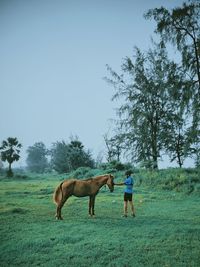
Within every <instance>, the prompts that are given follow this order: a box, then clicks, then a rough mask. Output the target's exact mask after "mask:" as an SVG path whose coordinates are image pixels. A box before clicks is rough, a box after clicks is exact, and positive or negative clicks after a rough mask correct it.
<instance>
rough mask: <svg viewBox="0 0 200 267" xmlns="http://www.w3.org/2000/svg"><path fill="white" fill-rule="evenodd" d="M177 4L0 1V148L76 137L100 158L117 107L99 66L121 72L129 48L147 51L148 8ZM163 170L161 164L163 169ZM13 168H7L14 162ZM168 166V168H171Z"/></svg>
mask: <svg viewBox="0 0 200 267" xmlns="http://www.w3.org/2000/svg"><path fill="white" fill-rule="evenodd" d="M182 3H183V1H181V0H99V1H97V0H82V1H81V0H26V1H25V0H0V99H1V101H0V114H1V117H0V142H2V140H5V139H7V138H8V137H17V138H18V140H19V142H20V143H22V145H23V148H22V151H21V159H20V160H19V162H18V163H17V164H15V166H23V165H25V161H26V157H27V154H26V150H27V148H28V146H32V145H34V143H35V142H43V143H44V144H45V145H46V147H47V148H50V147H51V145H52V143H54V142H56V141H62V140H65V141H66V142H69V141H70V137H71V136H78V138H79V140H80V141H81V142H82V143H83V145H84V146H85V149H89V150H90V151H91V152H92V154H93V157H94V158H96V157H97V155H98V154H99V153H102V154H103V153H105V144H104V139H103V136H104V135H105V134H106V133H109V132H110V129H112V128H113V123H112V120H113V119H116V108H117V103H115V102H113V101H111V98H112V96H113V94H114V88H112V87H111V86H110V85H108V84H107V83H106V81H105V80H104V79H103V78H104V77H105V76H107V77H109V73H108V71H107V69H106V64H108V65H109V66H111V67H112V69H114V70H115V71H117V72H120V69H121V64H122V61H123V58H125V57H126V56H129V57H131V56H132V55H133V51H134V46H137V47H139V48H140V49H141V50H147V49H148V48H149V47H150V46H151V41H150V39H151V37H155V35H154V33H153V32H154V29H155V22H154V21H149V20H145V19H144V17H143V14H144V13H145V12H146V11H147V10H148V9H150V8H155V7H160V6H162V5H163V6H165V7H167V8H170V9H171V8H173V7H175V6H180V5H182ZM162 164H163V166H164V167H167V162H164V163H162ZM13 165H14V164H13ZM170 166H172V165H170Z"/></svg>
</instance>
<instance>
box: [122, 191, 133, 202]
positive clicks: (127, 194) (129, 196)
mask: <svg viewBox="0 0 200 267" xmlns="http://www.w3.org/2000/svg"><path fill="white" fill-rule="evenodd" d="M132 197H133V194H129V193H124V201H132Z"/></svg>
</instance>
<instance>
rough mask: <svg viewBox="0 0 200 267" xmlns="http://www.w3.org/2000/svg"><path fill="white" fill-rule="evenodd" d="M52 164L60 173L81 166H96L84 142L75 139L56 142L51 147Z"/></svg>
mask: <svg viewBox="0 0 200 267" xmlns="http://www.w3.org/2000/svg"><path fill="white" fill-rule="evenodd" d="M51 164H52V167H53V169H55V170H56V171H57V172H59V173H65V172H70V171H72V170H75V169H77V168H79V167H94V161H93V159H92V156H91V154H90V152H89V151H85V150H84V146H83V144H82V143H81V142H80V141H79V140H77V139H75V140H71V142H70V143H66V142H65V141H62V142H56V143H54V144H53V146H52V149H51Z"/></svg>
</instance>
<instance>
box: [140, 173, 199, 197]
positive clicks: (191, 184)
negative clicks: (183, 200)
mask: <svg viewBox="0 0 200 267" xmlns="http://www.w3.org/2000/svg"><path fill="white" fill-rule="evenodd" d="M199 174H200V171H199V169H167V170H157V171H144V170H139V172H137V174H136V175H135V177H136V185H138V186H147V187H150V188H155V189H163V190H170V191H176V192H184V193H186V194H191V193H194V191H196V193H197V192H198V184H199V183H200V175H199ZM196 187H197V189H196Z"/></svg>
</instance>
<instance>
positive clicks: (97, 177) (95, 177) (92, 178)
mask: <svg viewBox="0 0 200 267" xmlns="http://www.w3.org/2000/svg"><path fill="white" fill-rule="evenodd" d="M107 175H109V174H102V175H98V176H94V177H90V178H87V179H84V180H82V181H88V182H89V181H93V180H96V179H99V178H102V177H104V176H107Z"/></svg>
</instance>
